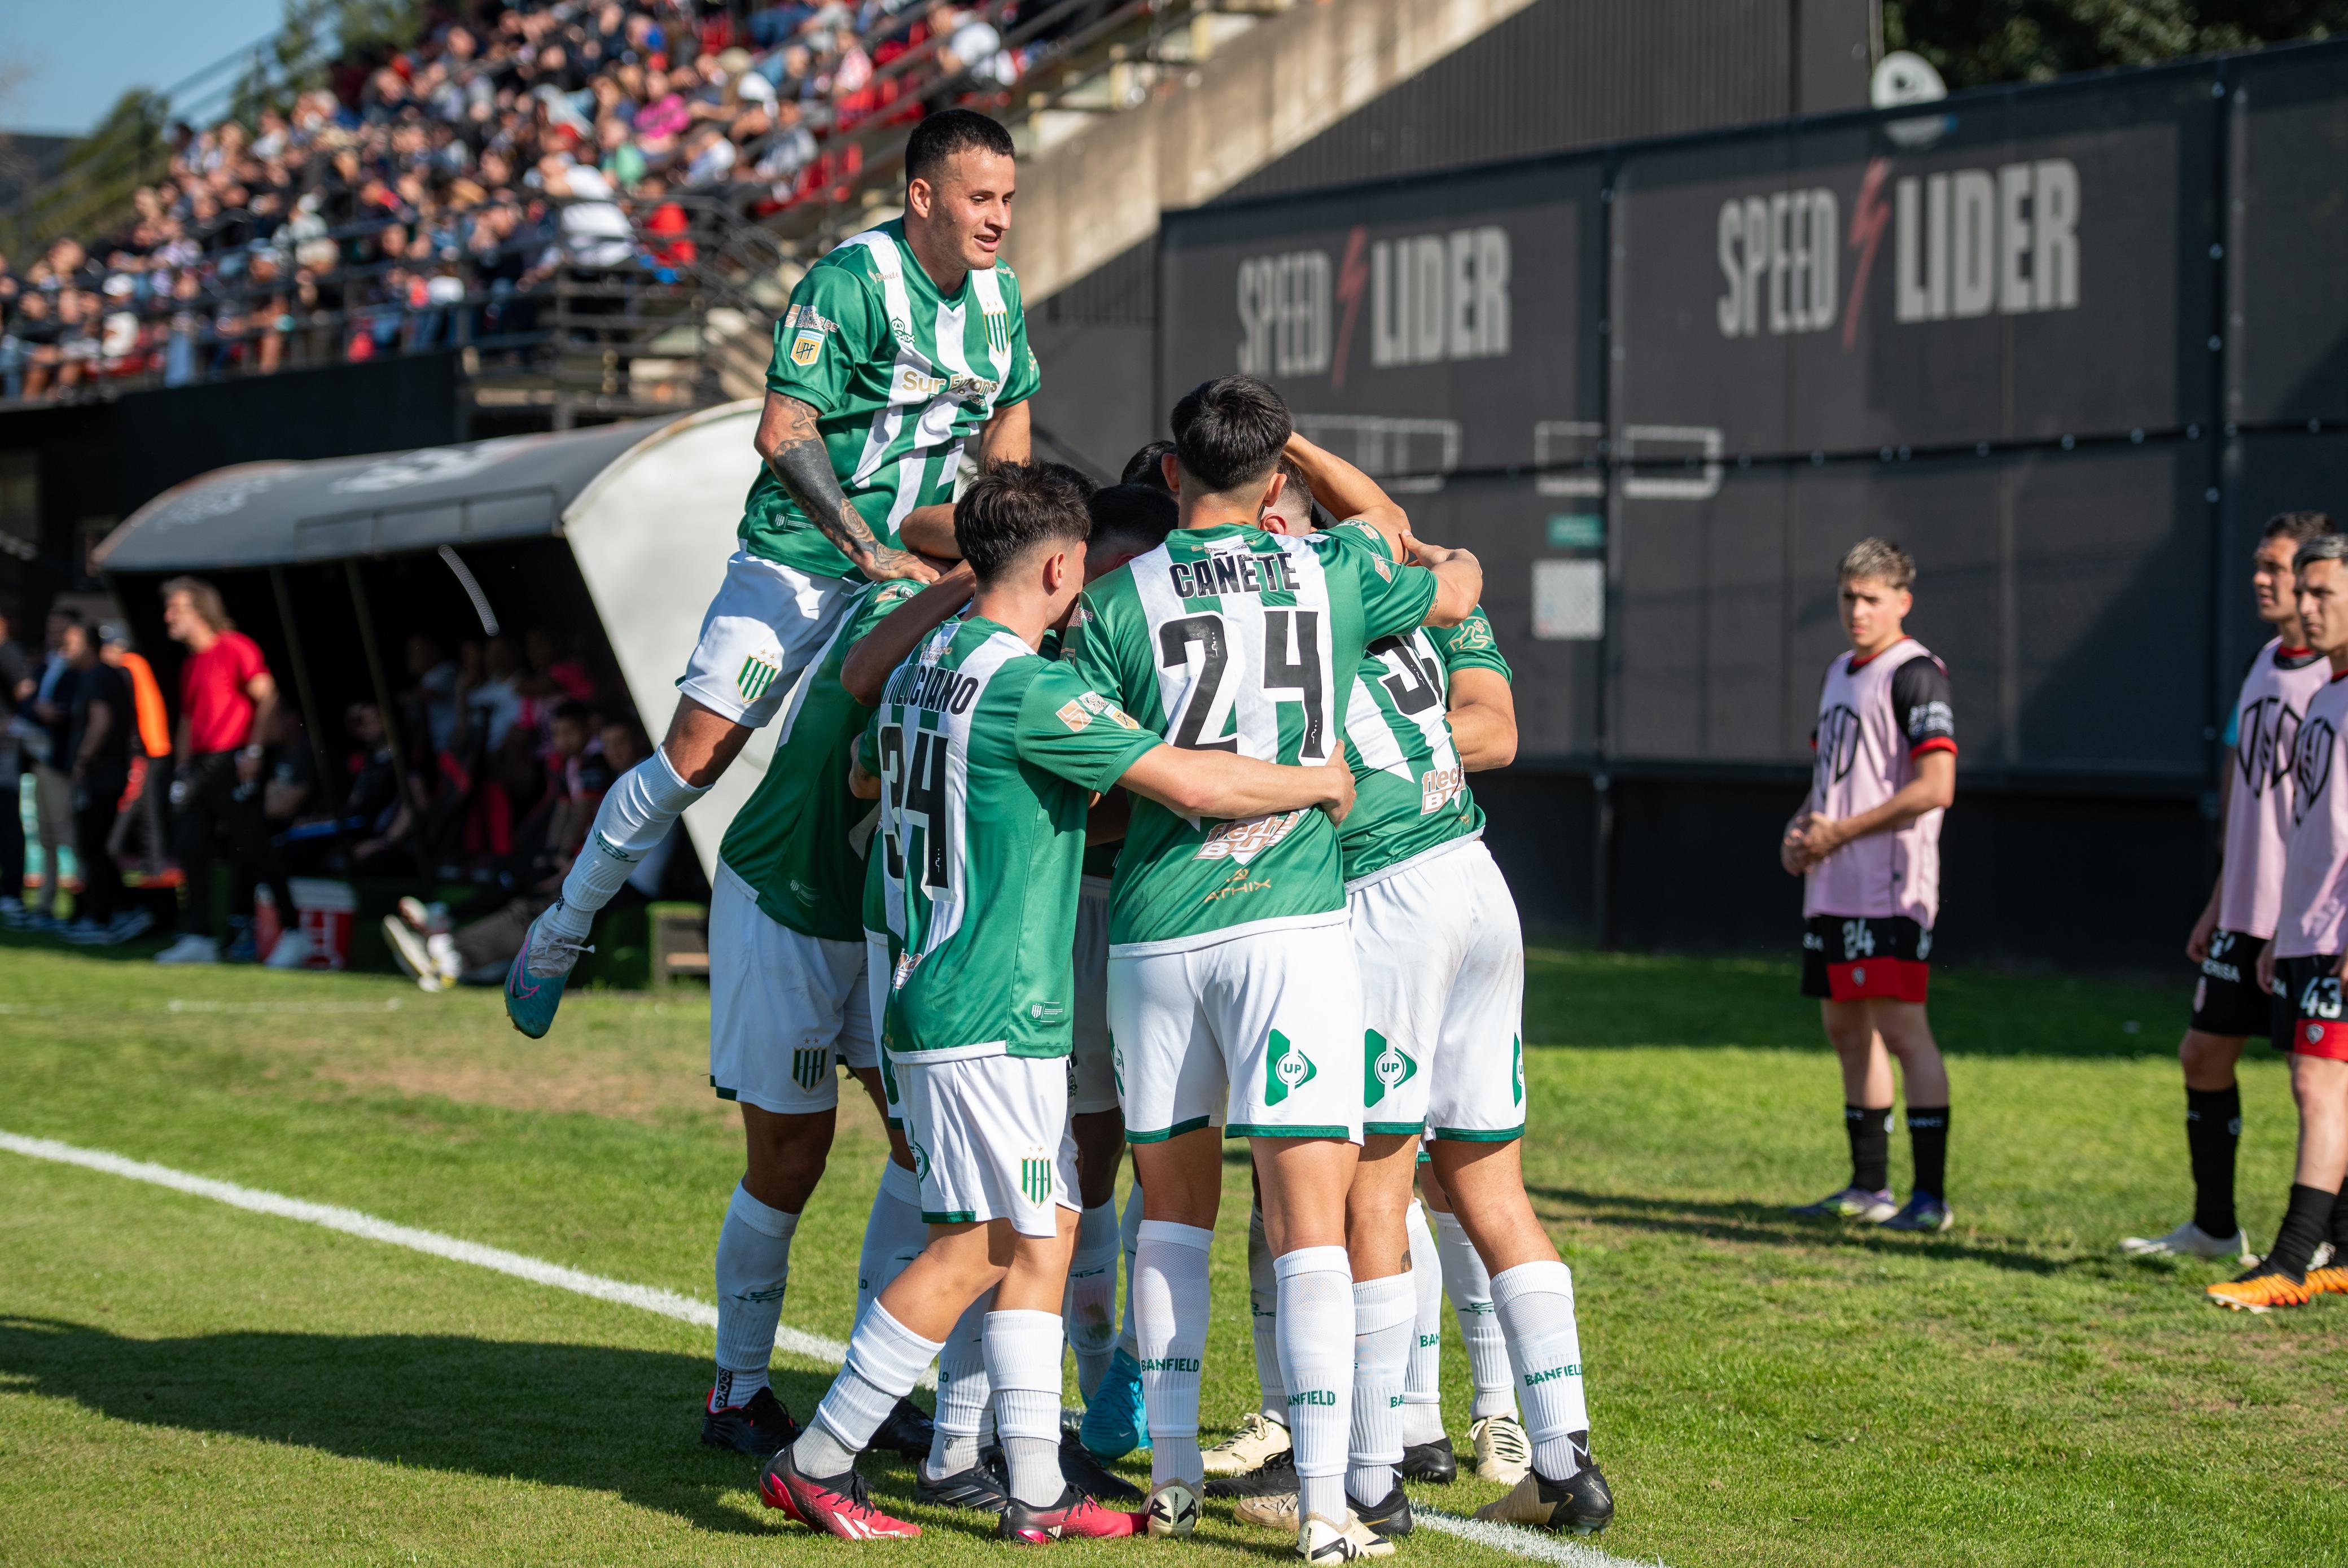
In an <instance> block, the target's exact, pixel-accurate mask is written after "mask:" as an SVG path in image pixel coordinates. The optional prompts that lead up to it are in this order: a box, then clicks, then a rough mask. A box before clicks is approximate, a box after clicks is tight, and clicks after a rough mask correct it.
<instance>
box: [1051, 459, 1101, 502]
mask: <svg viewBox="0 0 2348 1568" xmlns="http://www.w3.org/2000/svg"><path fill="white" fill-rule="evenodd" d="M1035 466H1036V467H1037V468H1039V469H1043V470H1044V471H1045V472H1046V473H1054V474H1057V475H1059V476H1060V477H1061V478H1062V479H1064V480H1067V481H1068V482H1069V483H1070V484H1072V485H1074V486H1076V493H1077V494H1078V495H1082V496H1089V495H1091V494H1092V493H1093V491H1095V490H1098V489H1100V481H1099V480H1097V479H1095V478H1093V476H1092V475H1090V474H1088V473H1086V472H1085V470H1084V469H1076V468H1070V467H1069V466H1068V465H1067V464H1066V463H1037V464H1036V465H1035Z"/></svg>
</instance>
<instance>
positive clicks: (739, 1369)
mask: <svg viewBox="0 0 2348 1568" xmlns="http://www.w3.org/2000/svg"><path fill="white" fill-rule="evenodd" d="M798 1225H799V1217H798V1215H797V1214H788V1213H785V1212H783V1211H782V1210H780V1209H770V1208H768V1207H767V1205H766V1204H764V1203H761V1202H758V1200H757V1199H756V1198H753V1197H752V1196H750V1193H749V1190H748V1189H747V1188H744V1187H740V1186H736V1188H735V1189H734V1200H733V1202H729V1203H727V1204H726V1222H725V1223H724V1224H722V1225H720V1226H719V1227H718V1229H717V1383H716V1387H715V1388H713V1389H712V1390H711V1392H710V1395H709V1408H711V1409H713V1410H722V1409H724V1408H726V1407H727V1406H729V1405H743V1404H747V1403H748V1402H749V1399H750V1396H751V1395H753V1394H755V1393H757V1391H758V1390H759V1389H761V1388H763V1387H766V1386H767V1362H768V1361H770V1360H772V1359H773V1357H774V1354H775V1326H776V1324H778V1323H779V1322H780V1321H781V1320H782V1315H783V1288H784V1287H785V1286H786V1285H787V1284H789V1283H790V1277H791V1233H793V1232H795V1231H797V1230H798Z"/></svg>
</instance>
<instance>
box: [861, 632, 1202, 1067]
mask: <svg viewBox="0 0 2348 1568" xmlns="http://www.w3.org/2000/svg"><path fill="white" fill-rule="evenodd" d="M1160 744H1162V742H1161V741H1160V739H1159V737H1158V735H1157V734H1156V733H1154V732H1152V731H1150V730H1148V729H1146V728H1144V727H1142V726H1140V725H1139V724H1137V723H1136V722H1135V721H1134V720H1133V719H1131V718H1129V717H1127V716H1126V714H1125V713H1124V711H1123V710H1122V709H1120V708H1119V707H1117V705H1116V704H1115V703H1113V702H1111V701H1109V700H1108V699H1107V698H1106V697H1103V696H1100V695H1099V694H1097V693H1096V692H1094V691H1093V690H1091V689H1090V688H1089V687H1087V686H1086V685H1085V683H1084V681H1083V679H1082V678H1081V677H1080V676H1078V675H1077V674H1076V671H1075V670H1073V669H1071V668H1070V667H1069V666H1068V665H1066V664H1061V663H1056V662H1055V661H1053V660H1050V659H1047V658H1045V657H1044V656H1043V655H1040V654H1037V653H1035V651H1034V650H1033V649H1031V648H1029V647H1028V646H1027V645H1026V644H1025V642H1023V641H1021V640H1020V638H1019V637H1018V636H1017V635H1016V634H1014V633H1012V632H1010V631H1008V630H1006V629H1005V628H1004V627H1003V626H1001V625H998V624H995V623H994V622H993V621H989V620H986V619H985V618H983V617H982V616H970V617H968V618H966V619H963V620H961V621H949V622H948V623H946V624H944V625H942V626H941V627H939V628H938V629H937V631H935V632H934V633H932V634H931V636H930V639H929V641H928V642H926V643H924V644H923V645H922V648H921V651H920V652H919V653H917V654H916V655H914V656H913V657H912V658H911V659H908V660H907V661H906V662H905V663H904V664H902V665H899V666H898V667H897V671H896V673H895V674H894V675H892V676H890V677H889V686H888V690H887V692H886V694H885V695H884V696H882V698H881V702H880V710H879V711H878V712H877V713H875V714H874V715H873V717H872V723H871V725H870V727H869V728H868V729H867V730H866V732H865V741H864V753H863V755H864V762H865V767H866V768H867V769H869V770H870V771H872V772H875V773H878V774H879V775H880V779H881V791H880V841H881V848H880V854H878V855H876V856H875V857H874V858H875V859H876V860H879V861H881V864H882V871H881V876H882V884H883V885H882V910H881V914H882V918H883V919H885V920H886V921H887V922H888V930H889V933H890V934H891V947H892V948H894V949H895V950H896V952H897V958H896V962H895V964H894V965H893V966H892V968H891V974H890V981H889V1006H888V1012H887V1016H886V1017H885V1018H884V1019H883V1020H882V1024H881V1036H880V1037H881V1040H882V1042H883V1043H884V1044H885V1045H887V1046H888V1047H889V1048H890V1049H891V1051H893V1052H896V1053H898V1054H899V1055H904V1054H907V1053H911V1052H920V1053H922V1056H923V1057H924V1058H925V1059H928V1060H932V1061H935V1060H952V1059H957V1058H960V1057H976V1056H994V1055H1009V1056H1014V1057H1064V1056H1066V1055H1067V1054H1068V1047H1069V1025H1070V1019H1071V1016H1072V1012H1073V1008H1074V1004H1075V986H1076V982H1075V976H1074V974H1073V966H1072V965H1071V962H1070V960H1071V957H1072V954H1073V953H1074V951H1075V947H1076V882H1077V877H1078V875H1079V872H1080V868H1081V865H1082V861H1083V858H1084V852H1085V813H1086V810H1088V809H1089V808H1090V806H1091V804H1092V799H1091V798H1092V796H1093V795H1094V794H1096V793H1097V792H1099V791H1101V790H1105V789H1108V788H1109V787H1110V786H1111V785H1113V784H1115V783H1116V782H1117V779H1120V778H1121V777H1123V776H1124V773H1125V770H1126V769H1128V768H1130V767H1132V766H1133V764H1134V762H1135V761H1136V760H1137V759H1138V758H1140V757H1141V756H1142V754H1143V753H1145V752H1147V751H1148V750H1150V749H1151V748H1153V747H1156V746H1159V745H1160Z"/></svg>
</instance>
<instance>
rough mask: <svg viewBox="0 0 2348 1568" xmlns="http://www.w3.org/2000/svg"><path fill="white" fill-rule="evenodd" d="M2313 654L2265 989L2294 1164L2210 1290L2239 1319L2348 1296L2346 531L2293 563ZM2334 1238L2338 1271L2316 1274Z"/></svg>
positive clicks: (2327, 536) (2263, 967)
mask: <svg viewBox="0 0 2348 1568" xmlns="http://www.w3.org/2000/svg"><path fill="white" fill-rule="evenodd" d="M2291 575H2292V577H2293V578H2294V579H2295V580H2296V581H2295V584H2294V585H2295V587H2296V589H2297V596H2298V605H2299V621H2300V627H2301V631H2302V634H2303V635H2304V636H2305V638H2306V641H2307V645H2308V646H2309V647H2311V648H2312V649H2314V650H2315V651H2316V652H2317V653H2319V654H2321V655H2323V656H2324V659H2325V665H2324V668H2325V670H2326V672H2327V673H2328V674H2329V675H2330V676H2331V678H2330V679H2329V680H2327V681H2325V682H2324V684H2323V686H2322V688H2320V689H2319V690H2318V691H2317V692H2316V693H2315V695H2314V696H2311V697H2309V698H2308V699H2307V711H2306V713H2305V714H2303V715H2302V717H2301V719H2300V726H2299V745H2298V748H2297V750H2296V752H2295V754H2294V757H2293V761H2292V770H2293V772H2295V773H2296V774H2297V775H2298V777H2297V779H2295V780H2294V783H2295V785H2296V787H2297V789H2298V794H2297V798H2296V799H2295V800H2294V802H2293V809H2294V810H2296V811H2297V812H2298V815H2299V820H2298V822H2297V824H2296V825H2294V826H2293V827H2292V829H2291V837H2290V839H2289V841H2287V843H2286V845H2285V847H2284V858H2283V878H2282V895H2281V903H2280V904H2279V906H2278V908H2277V911H2276V920H2275V934H2274V940H2273V941H2272V942H2271V943H2270V944H2267V950H2266V951H2265V952H2264V953H2261V954H2259V980H2260V983H2261V984H2262V985H2270V986H2271V987H2272V988H2273V991H2274V995H2275V1012H2274V1017H2275V1027H2274V1043H2275V1045H2276V1046H2277V1047H2280V1048H2281V1049H2284V1050H2287V1051H2289V1052H2290V1053H2291V1099H2293V1100H2295V1101H2296V1102H2298V1106H2299V1159H2298V1162H2297V1164H2296V1165H2295V1166H2294V1167H2293V1169H2292V1171H2291V1201H2290V1202H2289V1204H2288V1205H2287V1206H2286V1207H2285V1209H2284V1211H2283V1216H2282V1223H2281V1226H2279V1227H2278V1228H2277V1229H2276V1231H2275V1242H2274V1246H2273V1247H2272V1249H2271V1250H2270V1251H2269V1252H2268V1253H2267V1255H2266V1256H2265V1257H2264V1258H2263V1259H2261V1260H2260V1262H2259V1264H2257V1265H2256V1266H2255V1267H2253V1268H2252V1269H2250V1272H2249V1273H2247V1274H2243V1275H2241V1276H2240V1278H2238V1279H2232V1280H2228V1281H2227V1282H2226V1283H2224V1284H2213V1285H2211V1286H2209V1299H2210V1300H2211V1301H2213V1302H2216V1303H2217V1304H2218V1305H2220V1306H2230V1307H2233V1308H2235V1309H2237V1310H2238V1311H2246V1312H2266V1311H2269V1310H2271V1309H2272V1308H2274V1307H2278V1306H2304V1305H2306V1304H2307V1302H2308V1301H2309V1299H2310V1298H2312V1297H2313V1296H2317V1295H2323V1294H2325V1293H2326V1292H2331V1293H2333V1294H2338V1295H2348V1267H2343V1266H2342V1260H2343V1258H2348V1207H2343V1205H2342V1204H2341V1203H2340V1202H2339V1198H2340V1184H2341V1179H2342V1177H2343V1175H2348V1010H2343V1008H2342V1006H2341V1000H2340V976H2341V974H2342V972H2343V969H2348V779H2343V778H2342V777H2341V774H2342V772H2343V770H2348V756H2343V754H2342V747H2341V738H2342V736H2343V734H2348V680H2343V678H2342V677H2343V676H2348V534H2338V533H2320V534H2317V535H2316V536H2315V537H2314V538H2312V539H2310V540H2309V541H2308V542H2306V543H2304V544H2302V545H2301V546H2300V547H2299V553H2298V554H2297V555H2296V556H2294V557H2293V558H2292V561H2291ZM2327 1234H2329V1236H2330V1238H2331V1241H2332V1249H2333V1266H2331V1267H2330V1268H2321V1269H2316V1268H2311V1267H2310V1264H2312V1263H2313V1261H2314V1257H2315V1249H2316V1248H2317V1247H2318V1246H2320V1245H2322V1243H2323V1241H2324V1238H2325V1236H2326V1235H2327Z"/></svg>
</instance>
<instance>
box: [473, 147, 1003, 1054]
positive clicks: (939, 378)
mask: <svg viewBox="0 0 2348 1568" xmlns="http://www.w3.org/2000/svg"><path fill="white" fill-rule="evenodd" d="M1013 185H1014V169H1013V165H1012V148H1011V136H1010V133H1009V132H1007V131H1005V130H1004V129H1003V127H1001V126H1000V125H997V124H996V123H995V122H994V121H993V120H991V119H987V118H986V117H985V116H984V115H981V114H974V113H972V112H970V111H969V110H966V109H950V110H947V111H945V112H944V113H942V114H936V115H932V116H931V117H930V118H929V119H925V120H923V121H922V123H921V124H920V125H919V126H918V127H916V128H915V129H914V131H913V136H912V139H911V141H910V142H909V143H908V144H907V146H906V149H905V214H904V216H903V217H902V218H901V219H894V220H891V222H886V223H883V224H881V225H880V227H879V228H877V229H868V230H866V231H865V232H863V233H860V234H858V235H855V236H853V237H852V238H850V239H849V240H848V241H846V242H843V243H842V244H840V245H839V247H838V248H837V249H835V250H834V251H832V252H831V253H829V255H827V256H825V257H824V258H823V259H822V260H821V261H819V262H818V263H816V264H815V265H814V266H813V267H811V268H809V269H808V273H807V275H806V276H805V277H804V278H802V279H800V280H799V285H798V288H796V289H794V290H792V291H791V304H790V308H789V310H788V311H787V312H786V313H785V314H784V316H783V318H782V320H781V321H780V322H779V323H778V324H777V325H776V327H775V356H774V361H773V363H772V364H771V365H770V366H768V367H767V407H766V411H765V413H764V414H763V415H761V416H760V418H759V420H758V431H757V438H756V445H757V449H758V456H759V458H760V459H761V460H762V463H763V465H764V466H763V467H762V468H761V469H760V470H759V473H758V478H757V482H756V483H755V484H753V485H752V486H751V487H750V493H749V497H748V499H747V500H746V501H745V502H744V505H743V513H742V526H741V538H742V548H741V549H739V550H738V551H736V552H735V554H734V557H733V559H732V560H731V561H729V562H726V581H725V583H724V585H723V586H721V587H720V588H719V589H718V591H717V596H716V598H715V599H714V600H712V601H711V602H710V605H709V611H708V614H706V615H705V617H704V619H703V621H702V624H701V639H700V642H699V644H698V645H696V646H695V649H694V651H693V656H692V658H691V659H690V660H688V661H687V663H686V665H685V675H684V677H683V678H682V679H681V680H679V681H678V682H677V686H678V689H679V692H680V694H681V696H680V698H679V700H678V703H677V708H676V717H675V718H674V719H672V720H671V721H670V724H669V729H668V735H667V736H666V738H664V739H663V740H662V741H661V743H660V745H659V747H657V748H655V749H654V752H653V755H652V756H651V757H649V758H646V759H645V760H644V762H642V763H641V764H639V765H638V766H637V767H635V768H634V769H631V770H630V771H629V772H628V773H626V774H625V775H623V777H622V778H621V779H619V780H618V781H617V782H616V783H614V784H613V786H612V789H610V791H609V792H608V793H606V794H605V795H604V797H603V803H602V807H601V808H600V809H599V810H597V811H596V813H595V826H594V830H593V831H592V833H590V834H589V836H588V844H587V847H586V848H585V849H583V850H582V851H580V854H579V858H578V861H577V862H576V863H575V864H574V865H573V866H572V870H571V874H570V875H569V876H568V877H567V878H565V879H564V881H563V884H562V896H561V899H560V900H559V901H557V902H556V903H555V904H554V905H553V906H552V907H551V908H550V909H548V910H547V912H546V913H544V914H541V915H540V916H539V918H538V920H537V922H536V923H533V924H532V925H531V927H530V937H529V940H528V941H527V942H525V943H524V944H523V946H522V950H521V952H520V954H518V955H516V957H515V959H514V963H513V967H512V969H511V971H510V973H509V974H508V975H507V976H506V1013H507V1016H510V1018H511V1019H512V1020H513V1024H514V1027H516V1028H518V1029H520V1031H521V1032H522V1033H523V1034H525V1035H528V1036H530V1037H532V1038H536V1037H540V1036H542V1035H544V1034H545V1033H546V1031H547V1030H548V1029H549V1028H551V1027H552V1026H553V1024H554V1012H555V1008H556V1007H557V1006H559V1005H560V1004H561V1000H562V987H563V984H564V982H565V981H566V980H567V979H568V978H569V977H570V974H571V971H572V967H573V965H576V964H577V963H578V960H579V955H580V954H581V953H582V952H584V951H585V950H586V942H587V935H588V929H589V927H590V926H591V925H592V924H593V923H594V918H595V913H596V912H597V911H598V910H600V909H602V907H603V905H604V904H605V903H607V902H608V901H609V900H610V899H611V897H612V895H613V893H614V892H617V891H618V890H619V888H620V885H621V883H623V882H625V881H626V880H627V878H628V873H629V872H631V871H633V869H634V866H635V862H636V861H637V860H638V859H639V858H640V857H641V856H643V855H644V853H645V851H649V850H650V849H652V848H653V846H654V845H655V844H658V843H659V842H660V841H661V840H662V839H663V838H664V836H666V834H667V833H668V830H669V829H670V827H671V826H672V825H673V824H674V823H675V821H676V819H677V818H678V817H679V816H680V815H681V814H683V812H684V811H685V808H686V807H688V806H690V805H692V804H693V802H694V801H695V800H697V799H700V798H701V797H702V796H703V795H705V794H706V793H707V792H708V790H709V789H710V787H711V786H712V785H713V784H715V783H716V780H717V778H718V776H719V775H720V774H722V773H724V772H725V771H726V767H727V766H728V765H729V764H730V763H732V761H733V760H734V758H735V757H736V755H737V754H738V753H739V752H740V751H741V749H742V746H743V743H744V742H745V741H747V739H748V738H749V737H750V732H751V731H752V730H753V729H757V728H761V727H764V726H765V725H766V724H767V722H768V721H770V720H771V719H772V718H773V717H775V714H776V713H777V711H778V709H779V708H780V707H782V704H783V701H784V699H785V698H786V697H787V696H788V695H789V694H790V691H791V688H792V686H794V685H796V684H797V683H798V678H799V675H800V672H801V671H802V670H804V669H805V668H806V667H807V665H809V664H810V663H812V662H813V661H814V660H815V658H816V657H817V655H818V653H819V650H820V649H821V648H822V647H823V646H824V645H825V643H826V641H827V640H828V639H829V637H830V636H831V634H832V633H833V631H834V630H836V629H837V628H838V626H839V622H840V620H841V619H842V617H844V616H845V615H847V614H849V611H850V607H851V605H852V604H853V603H855V602H856V599H857V592H858V589H859V587H860V584H862V583H865V582H867V581H868V580H870V581H884V580H888V579H891V578H901V577H906V578H912V579H914V580H916V581H918V582H928V581H929V580H930V579H932V577H934V576H935V575H936V571H935V569H934V568H932V567H931V566H930V565H928V564H926V563H925V562H923V561H922V559H921V557H920V556H919V555H917V554H914V553H912V552H911V550H910V549H909V548H907V543H908V537H909V536H910V537H911V539H912V540H913V542H919V541H920V540H922V539H929V540H932V541H936V540H941V539H942V538H944V537H946V536H947V535H948V533H949V531H950V530H951V526H952V512H953V485H954V476H955V469H956V465H957V464H958V463H959V461H960V459H961V457H962V451H963V446H964V444H965V443H966V442H967V441H969V440H970V439H971V438H973V437H975V438H977V440H978V443H979V451H980V456H981V458H982V459H983V460H984V461H989V462H993V461H999V460H1008V461H1024V460H1025V459H1026V456H1027V407H1026V402H1027V399H1028V398H1029V397H1033V396H1034V395H1035V387H1036V384H1037V379H1038V377H1037V373H1036V368H1035V356H1034V355H1033V354H1031V353H1030V352H1029V351H1028V348H1027V327H1026V322H1025V317H1024V316H1023V315H1021V312H1020V305H1019V284H1018V282H1017V280H1016V279H1015V278H1014V276H1013V275H1012V273H1011V269H1010V268H1008V267H1006V266H1004V265H1002V264H1001V263H999V262H998V261H997V260H996V259H995V253H996V250H997V249H998V248H999V247H1000V245H1001V244H1002V242H1003V236H1004V232H1005V231H1006V230H1007V229H1009V228H1010V226H1011V197H1012V188H1013Z"/></svg>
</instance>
